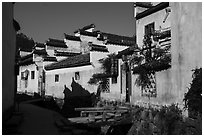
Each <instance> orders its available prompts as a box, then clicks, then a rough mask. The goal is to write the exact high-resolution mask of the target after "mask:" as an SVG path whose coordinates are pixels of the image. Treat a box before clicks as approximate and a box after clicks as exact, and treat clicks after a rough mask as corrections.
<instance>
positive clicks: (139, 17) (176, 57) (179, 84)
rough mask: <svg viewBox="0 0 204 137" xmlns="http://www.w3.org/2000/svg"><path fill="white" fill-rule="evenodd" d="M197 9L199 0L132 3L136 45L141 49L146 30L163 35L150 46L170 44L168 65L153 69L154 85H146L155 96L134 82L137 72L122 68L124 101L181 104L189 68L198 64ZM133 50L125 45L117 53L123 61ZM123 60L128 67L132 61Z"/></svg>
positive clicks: (188, 77)
mask: <svg viewBox="0 0 204 137" xmlns="http://www.w3.org/2000/svg"><path fill="white" fill-rule="evenodd" d="M201 11H202V6H201V3H178V2H175V3H174V2H172V3H168V2H161V3H158V2H153V3H150V2H148V3H143V2H136V3H135V5H134V17H135V19H136V41H137V46H138V47H139V48H140V49H141V47H142V46H143V39H144V35H145V34H146V33H149V32H150V33H157V32H158V33H165V37H161V38H160V39H159V40H158V41H154V39H153V43H152V46H155V47H161V48H162V47H166V46H170V52H169V54H170V55H171V68H169V69H167V70H163V71H159V72H156V73H155V75H154V77H153V80H152V81H153V83H154V86H153V87H151V88H149V89H155V90H154V91H155V96H152V97H151V98H150V100H149V98H148V97H147V96H146V95H145V94H144V91H143V90H142V88H141V87H138V86H137V85H136V84H135V82H136V79H137V76H138V75H133V71H128V72H127V71H126V72H124V75H123V77H122V79H124V80H123V81H125V82H124V83H122V84H121V85H122V88H121V93H122V92H123V91H124V92H125V94H126V96H125V98H126V99H125V100H126V101H127V102H131V103H132V104H143V105H144V104H148V103H149V102H150V103H151V104H159V105H166V104H171V103H178V104H179V105H180V106H181V107H182V106H183V99H184V94H185V93H186V92H187V91H188V87H189V85H190V83H191V81H192V73H193V72H192V70H193V69H195V68H199V67H202V59H201V58H202V44H201V43H202V38H201V36H202V31H201V27H202V25H201V22H202V21H201V20H202V15H201ZM137 52H138V49H137V48H128V49H125V50H123V51H121V52H119V54H118V55H117V56H118V57H119V60H121V61H122V60H123V61H124V60H125V59H124V58H125V57H126V58H129V57H130V58H131V55H133V54H137ZM126 61H127V63H128V65H129V67H130V68H131V69H132V68H133V64H130V63H129V60H128V59H126ZM123 63H125V62H123ZM122 71H123V70H122Z"/></svg>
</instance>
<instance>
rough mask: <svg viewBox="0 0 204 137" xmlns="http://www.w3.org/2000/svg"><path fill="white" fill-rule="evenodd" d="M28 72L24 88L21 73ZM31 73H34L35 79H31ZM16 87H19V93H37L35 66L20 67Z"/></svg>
mask: <svg viewBox="0 0 204 137" xmlns="http://www.w3.org/2000/svg"><path fill="white" fill-rule="evenodd" d="M26 69H27V70H29V75H28V85H27V88H25V80H21V72H24V71H25V70H26ZM31 71H35V78H34V79H31ZM18 85H19V89H18V90H19V91H20V92H23V93H24V92H25V91H27V92H30V93H34V92H36V93H37V92H38V71H37V70H36V65H35V64H31V65H27V66H20V68H19V77H18Z"/></svg>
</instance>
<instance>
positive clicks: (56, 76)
mask: <svg viewBox="0 0 204 137" xmlns="http://www.w3.org/2000/svg"><path fill="white" fill-rule="evenodd" d="M55 82H59V75H58V74H56V75H55Z"/></svg>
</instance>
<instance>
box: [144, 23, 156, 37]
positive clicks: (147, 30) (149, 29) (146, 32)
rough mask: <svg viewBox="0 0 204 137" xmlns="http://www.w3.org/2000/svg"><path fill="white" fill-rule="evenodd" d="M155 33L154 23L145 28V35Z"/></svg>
mask: <svg viewBox="0 0 204 137" xmlns="http://www.w3.org/2000/svg"><path fill="white" fill-rule="evenodd" d="M154 31H155V29H154V22H152V23H150V24H148V25H146V26H145V35H151V34H153V33H154Z"/></svg>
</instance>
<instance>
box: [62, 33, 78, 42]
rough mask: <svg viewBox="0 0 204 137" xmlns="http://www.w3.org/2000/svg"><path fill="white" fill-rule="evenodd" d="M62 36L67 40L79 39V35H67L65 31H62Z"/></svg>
mask: <svg viewBox="0 0 204 137" xmlns="http://www.w3.org/2000/svg"><path fill="white" fill-rule="evenodd" d="M64 36H65V38H66V39H68V40H74V41H81V39H80V37H77V36H72V35H68V34H66V33H64Z"/></svg>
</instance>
